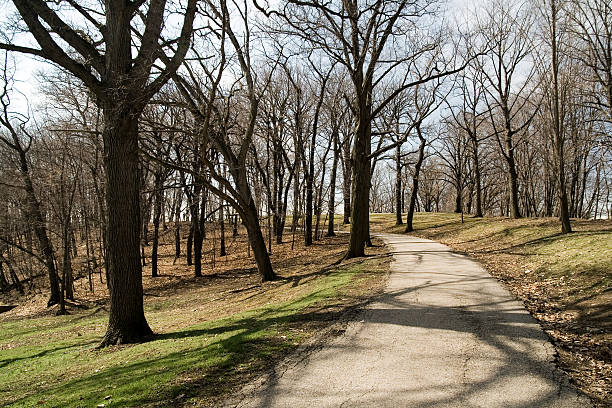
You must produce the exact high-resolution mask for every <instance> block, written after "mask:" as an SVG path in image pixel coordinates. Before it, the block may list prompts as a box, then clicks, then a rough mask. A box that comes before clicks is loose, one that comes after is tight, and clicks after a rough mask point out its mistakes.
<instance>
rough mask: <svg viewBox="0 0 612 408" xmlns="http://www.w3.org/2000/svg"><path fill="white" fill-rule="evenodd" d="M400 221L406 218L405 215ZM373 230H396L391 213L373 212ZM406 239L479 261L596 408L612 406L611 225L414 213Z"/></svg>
mask: <svg viewBox="0 0 612 408" xmlns="http://www.w3.org/2000/svg"><path fill="white" fill-rule="evenodd" d="M404 219H405V217H404ZM370 222H371V224H370V225H371V229H372V231H385V232H395V233H403V232H404V228H405V227H404V226H403V225H400V226H396V225H395V216H394V215H392V214H372V215H371V217H370ZM414 227H415V230H416V231H415V232H412V233H410V235H414V236H419V237H423V238H428V239H432V240H435V241H439V242H441V243H443V244H446V245H448V246H449V247H451V248H452V249H454V250H455V251H457V252H459V253H462V254H467V255H469V256H471V257H473V258H475V259H476V260H478V261H479V262H480V263H481V264H482V265H483V266H484V267H485V268H486V269H487V270H488V271H489V272H490V273H491V274H492V275H493V276H495V277H496V278H498V279H499V280H500V281H502V282H503V283H505V284H506V286H507V287H508V288H509V289H510V290H511V291H512V292H513V293H514V294H515V295H516V296H517V297H518V298H519V299H521V300H522V301H523V302H524V304H525V306H526V307H527V309H528V310H529V312H530V313H531V314H532V315H533V316H534V317H535V318H536V319H537V320H538V321H539V323H540V325H541V326H542V328H543V329H544V330H545V332H546V333H547V334H548V336H549V337H550V339H551V340H552V342H553V344H554V345H555V348H556V350H557V353H558V359H557V363H558V365H559V367H560V368H561V369H563V370H564V371H566V372H567V373H568V375H569V377H570V378H571V380H572V381H573V382H574V383H575V384H576V385H577V387H578V388H579V389H580V390H581V391H583V392H584V393H585V394H587V395H589V396H590V397H591V398H592V399H593V400H594V402H595V403H596V404H597V405H598V406H601V407H612V222H611V221H610V220H597V221H584V220H572V227H573V228H574V231H575V232H573V233H571V234H567V235H562V234H560V233H559V231H560V225H559V222H558V221H557V220H556V219H552V218H548V219H521V220H510V219H507V218H501V217H498V218H494V217H486V218H482V219H479V218H472V217H470V216H466V217H465V218H464V222H463V223H462V222H461V215H459V214H440V213H418V214H416V215H415V222H414Z"/></svg>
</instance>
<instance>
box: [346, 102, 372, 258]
mask: <svg viewBox="0 0 612 408" xmlns="http://www.w3.org/2000/svg"><path fill="white" fill-rule="evenodd" d="M359 102H360V111H359V117H358V118H357V120H358V123H357V129H356V132H355V143H354V146H353V156H352V162H353V183H352V184H353V194H352V196H353V197H352V206H351V218H352V224H351V237H350V241H349V249H348V252H347V254H346V258H347V259H349V258H356V257H362V256H365V245H366V243H367V242H368V241H369V239H370V182H371V180H370V177H371V176H370V174H371V172H370V167H371V161H370V158H369V157H368V154H369V149H370V141H371V117H370V110H371V106H370V98H369V96H368V97H366V100H363V101H359Z"/></svg>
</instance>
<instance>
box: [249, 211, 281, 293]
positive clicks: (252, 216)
mask: <svg viewBox="0 0 612 408" xmlns="http://www.w3.org/2000/svg"><path fill="white" fill-rule="evenodd" d="M246 210H247V212H246V214H245V216H246V219H245V220H244V221H245V226H246V228H247V234H248V237H249V245H250V246H251V249H253V256H254V257H255V263H257V269H258V271H259V274H260V275H261V280H262V282H267V281H271V280H274V279H275V278H276V274H275V273H274V270H273V269H272V263H271V262H270V256H269V255H268V249H267V248H266V242H265V240H264V237H263V234H262V233H261V227H260V225H259V218H258V216H257V208H256V207H255V202H254V201H253V200H252V199H251V200H250V202H249V206H248V207H247V208H246Z"/></svg>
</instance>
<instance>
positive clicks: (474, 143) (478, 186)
mask: <svg viewBox="0 0 612 408" xmlns="http://www.w3.org/2000/svg"><path fill="white" fill-rule="evenodd" d="M472 154H473V160H474V178H475V179H476V217H482V180H481V174H480V158H479V157H478V139H477V137H476V135H474V136H473V137H472Z"/></svg>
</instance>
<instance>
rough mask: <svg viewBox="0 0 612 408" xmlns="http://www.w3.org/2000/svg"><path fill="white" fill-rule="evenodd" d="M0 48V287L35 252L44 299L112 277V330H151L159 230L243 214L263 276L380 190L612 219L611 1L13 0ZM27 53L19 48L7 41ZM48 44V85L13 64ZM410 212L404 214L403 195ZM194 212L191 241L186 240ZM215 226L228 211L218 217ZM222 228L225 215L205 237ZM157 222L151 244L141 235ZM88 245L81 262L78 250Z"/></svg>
mask: <svg viewBox="0 0 612 408" xmlns="http://www.w3.org/2000/svg"><path fill="white" fill-rule="evenodd" d="M12 3H13V5H14V10H12V11H11V12H10V13H7V14H6V15H5V21H4V23H5V25H4V26H3V31H2V43H1V44H0V49H3V50H4V53H3V57H2V74H1V78H0V79H1V81H0V84H1V85H2V92H1V94H0V103H1V105H2V106H1V108H2V111H1V112H0V124H1V125H2V132H1V133H0V141H1V142H2V143H0V155H1V156H2V164H1V167H0V202H1V205H2V208H3V211H2V212H1V213H0V290H2V291H3V292H6V291H17V292H23V291H25V290H27V289H28V287H29V286H30V287H31V286H32V285H33V282H34V281H35V280H36V279H38V278H40V276H42V275H44V276H45V279H46V282H47V283H46V288H47V289H46V290H47V291H48V293H49V301H48V305H49V306H52V305H54V304H59V309H58V313H59V314H63V313H66V299H73V297H74V295H73V285H74V280H75V279H77V278H79V279H88V280H89V282H90V287H91V289H92V290H93V285H92V284H91V281H92V279H102V280H103V281H104V282H105V283H106V284H107V285H108V288H109V293H110V312H109V322H108V329H107V332H106V336H105V338H104V340H103V341H102V345H111V344H120V343H131V342H137V341H140V340H142V339H143V338H146V337H147V336H148V335H150V334H151V329H150V328H149V325H148V323H147V320H146V318H145V315H144V309H143V289H142V267H143V265H145V264H146V263H150V264H151V265H152V269H151V271H152V272H151V273H152V275H153V276H157V275H158V274H161V273H163V271H160V270H159V268H158V266H157V265H158V246H159V237H160V233H161V231H167V230H169V229H172V230H173V231H174V236H175V262H187V264H188V265H190V266H193V274H194V276H202V275H203V274H206V271H205V270H203V266H202V265H203V259H202V258H203V254H202V246H203V242H204V241H205V240H206V239H208V237H207V236H206V235H207V233H208V231H209V230H210V228H214V230H215V237H217V235H218V239H219V247H218V248H215V250H216V251H217V253H216V256H224V255H225V254H226V253H227V252H228V251H229V250H231V249H228V248H227V247H226V245H225V240H226V236H230V235H231V234H238V230H239V228H238V226H239V225H241V226H243V227H244V228H245V231H246V233H247V235H248V242H249V245H250V248H249V253H248V254H245V256H251V255H252V256H253V257H254V259H255V262H256V265H257V269H258V271H259V274H260V275H261V280H262V281H270V280H274V279H275V277H276V276H275V272H274V270H273V268H272V263H271V262H270V254H271V253H274V251H275V246H276V245H278V244H280V243H282V242H287V241H291V242H294V240H297V239H299V240H303V241H304V244H305V245H306V246H309V245H311V244H312V243H313V241H317V240H319V239H321V238H322V237H323V236H324V235H327V236H333V235H334V234H335V231H337V226H338V224H339V223H340V222H342V223H344V224H349V223H350V225H351V229H350V234H351V235H350V241H349V244H348V248H347V250H346V254H345V256H344V258H346V259H348V258H353V257H361V256H363V255H364V254H365V247H366V246H367V245H369V244H370V230H369V214H370V212H390V213H395V214H396V220H397V224H403V223H405V224H406V227H405V230H406V231H412V230H413V224H412V220H413V215H414V213H415V212H416V211H425V212H431V211H454V212H457V213H461V214H464V213H465V214H466V216H467V215H468V214H471V215H473V216H475V217H482V216H483V215H500V216H508V217H511V218H521V217H551V216H555V217H559V219H560V225H559V229H560V231H562V232H563V233H569V232H571V230H572V226H571V218H584V219H593V218H597V219H601V218H606V219H610V216H611V213H612V202H611V199H612V196H611V189H612V166H611V165H612V136H611V132H610V126H611V124H612V5H611V4H610V3H609V1H607V0H579V1H562V0H530V1H516V2H506V1H501V0H490V1H488V2H486V3H485V4H483V5H482V6H480V7H479V8H478V9H475V10H465V11H464V12H465V14H461V13H458V12H457V13H452V12H451V11H449V10H445V5H444V4H442V3H433V2H429V1H421V0H412V1H406V0H390V1H383V0H368V1H357V0H343V1H319V0H308V1H297V0H295V1H294V0H288V1H286V2H283V3H282V4H278V5H275V4H267V3H265V2H257V1H250V0H245V1H242V2H241V1H237V0H234V1H229V2H228V1H225V0H220V1H219V0H199V1H198V0H185V1H178V0H177V1H166V0H151V1H144V0H132V1H114V0H113V1H111V0H108V1H105V2H103V3H102V2H99V1H95V0H92V1H89V0H82V1H80V0H65V1H45V0H13V2H12ZM18 54H19V55H21V56H18ZM23 54H26V55H28V56H29V57H31V58H34V59H35V60H37V61H42V60H44V61H47V62H50V65H48V66H47V68H46V69H45V70H44V72H41V73H40V74H39V75H38V76H39V87H40V90H39V92H40V94H41V95H43V98H40V100H39V101H37V102H36V104H33V105H31V106H29V107H26V106H24V105H23V104H16V103H15V102H14V101H15V100H16V99H19V92H27V91H28V90H27V89H25V88H28V87H30V88H31V87H35V86H36V85H35V84H22V83H19V82H17V81H15V80H14V78H15V73H16V72H17V71H18V70H19V69H20V64H23V61H25V60H24V59H23ZM406 212H407V217H406V219H404V217H403V215H402V214H403V213H406ZM184 225H188V226H189V227H188V231H189V233H188V239H187V246H186V248H184V247H182V245H181V238H182V234H183V229H181V226H184ZM217 229H218V231H219V232H218V234H217V232H216V231H217ZM215 239H217V238H215ZM148 246H151V256H150V258H148V259H147V257H145V256H144V254H145V250H144V248H145V247H148ZM76 259H78V260H79V262H74V260H76Z"/></svg>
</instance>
